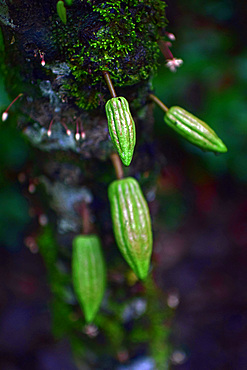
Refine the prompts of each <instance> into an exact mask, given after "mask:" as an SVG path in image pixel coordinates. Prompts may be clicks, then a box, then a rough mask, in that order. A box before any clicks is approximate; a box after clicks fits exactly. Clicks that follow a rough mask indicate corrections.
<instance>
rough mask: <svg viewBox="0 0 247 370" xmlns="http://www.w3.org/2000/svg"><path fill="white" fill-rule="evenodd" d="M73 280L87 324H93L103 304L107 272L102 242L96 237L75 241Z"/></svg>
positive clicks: (82, 237) (84, 236)
mask: <svg viewBox="0 0 247 370" xmlns="http://www.w3.org/2000/svg"><path fill="white" fill-rule="evenodd" d="M72 279H73V285H74V290H75V293H76V296H77V298H78V301H79V304H80V306H81V308H82V310H83V313H84V316H85V320H86V322H91V321H92V320H93V319H94V317H95V315H96V313H97V311H98V309H99V306H100V304H101V301H102V298H103V295H104V291H105V282H106V270H105V263H104V259H103V254H102V251H101V245H100V240H99V238H98V237H97V236H96V235H78V236H76V237H75V238H74V240H73V253H72Z"/></svg>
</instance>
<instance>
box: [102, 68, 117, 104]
mask: <svg viewBox="0 0 247 370" xmlns="http://www.w3.org/2000/svg"><path fill="white" fill-rule="evenodd" d="M102 73H103V76H104V78H105V81H106V84H107V86H108V89H109V90H110V94H111V96H112V98H116V97H117V94H116V91H115V89H114V86H113V83H112V80H111V77H110V74H109V72H107V71H103V72H102Z"/></svg>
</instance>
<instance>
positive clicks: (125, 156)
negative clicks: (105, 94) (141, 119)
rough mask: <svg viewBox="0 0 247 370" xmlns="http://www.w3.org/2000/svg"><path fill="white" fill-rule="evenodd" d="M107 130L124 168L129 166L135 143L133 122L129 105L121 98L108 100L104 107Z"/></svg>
mask: <svg viewBox="0 0 247 370" xmlns="http://www.w3.org/2000/svg"><path fill="white" fill-rule="evenodd" d="M105 110H106V116H107V120H108V128H109V132H110V136H111V139H112V142H113V144H114V145H115V147H116V149H117V151H118V154H119V156H120V158H121V160H122V162H123V164H124V165H125V166H129V165H130V162H131V160H132V157H133V152H134V148H135V143H136V129H135V122H134V120H133V118H132V116H131V113H130V110H129V103H128V102H127V100H126V99H125V98H123V97H121V96H119V97H117V98H112V99H110V100H108V102H107V103H106V105H105Z"/></svg>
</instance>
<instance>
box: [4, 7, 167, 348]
mask: <svg viewBox="0 0 247 370" xmlns="http://www.w3.org/2000/svg"><path fill="white" fill-rule="evenodd" d="M60 3H61V2H60ZM69 3H70V2H69V1H65V2H64V5H63V9H64V10H63V12H66V20H65V17H64V13H63V14H62V15H61V11H60V12H59V11H57V1H56V0H44V1H38V0H23V1H17V0H15V1H10V0H1V1H0V22H1V27H2V32H3V38H4V49H5V50H4V58H5V65H4V67H3V68H4V76H5V85H6V89H7V92H8V93H9V96H10V97H12V98H13V99H14V98H15V97H16V96H17V95H18V94H20V93H23V95H22V96H21V97H20V99H19V100H18V102H16V103H15V104H16V110H17V112H18V114H17V122H16V123H17V128H18V129H20V130H21V131H22V132H23V133H24V135H26V136H27V137H28V139H29V141H30V142H31V144H32V146H33V148H34V153H35V154H34V155H35V160H34V161H33V162H34V163H35V164H34V168H32V170H31V173H30V175H29V176H30V178H32V179H35V181H36V184H40V194H41V199H43V203H42V205H41V207H42V208H43V213H45V214H47V216H48V221H49V223H48V226H47V225H46V226H45V227H43V229H42V230H41V234H40V236H39V238H38V240H39V242H40V250H41V252H42V254H43V255H44V258H45V260H46V263H47V267H48V272H49V278H50V283H51V285H52V287H53V288H52V290H53V291H54V293H55V300H54V311H59V310H60V312H61V307H62V306H63V307H64V312H65V313H66V315H67V316H68V314H69V313H71V309H70V308H68V306H67V303H68V302H69V303H73V304H74V305H75V302H74V301H73V299H72V298H71V299H68V298H67V303H66V302H65V303H64V301H66V299H65V296H66V294H65V293H64V292H65V291H66V289H67V293H68V292H69V289H70V279H69V277H68V276H69V268H68V266H69V263H70V251H71V245H72V239H73V238H74V236H75V235H77V234H80V233H81V232H82V230H83V227H84V228H85V224H88V221H89V224H90V232H92V233H98V234H100V236H101V239H102V243H103V246H104V248H105V255H106V259H107V264H108V265H109V267H110V268H112V267H111V264H113V265H114V264H116V261H117V260H118V258H119V256H118V255H117V252H113V251H115V250H116V248H115V245H114V240H113V236H112V226H111V220H110V210H109V204H108V199H107V187H108V185H109V184H110V182H111V181H113V180H114V179H115V173H114V168H113V166H112V163H111V159H110V157H111V154H112V153H113V152H115V149H114V147H113V144H112V142H111V140H110V138H109V133H108V128H107V120H106V115H105V108H104V105H105V103H106V101H107V100H108V99H109V98H110V97H111V96H110V92H109V90H108V88H107V85H106V83H105V80H104V77H103V74H102V72H103V71H108V72H109V74H110V76H111V79H112V82H113V84H114V87H115V89H116V91H117V95H118V96H124V97H126V98H127V99H128V101H129V103H130V108H131V112H132V115H133V118H134V121H135V123H136V129H137V146H136V149H135V153H134V158H133V162H132V164H131V166H130V167H128V168H124V173H125V175H126V176H127V175H128V176H134V177H137V178H138V180H139V181H140V183H141V185H142V187H143V189H144V192H145V193H147V192H148V190H149V189H150V188H151V187H152V186H153V183H154V182H155V176H156V175H157V171H158V169H159V168H158V167H159V165H158V160H157V153H156V151H155V148H154V144H153V138H152V127H153V115H152V104H151V102H150V100H149V94H150V93H152V76H153V74H154V73H155V71H156V69H157V65H158V58H159V48H158V43H157V42H158V41H159V40H160V39H161V38H162V37H163V35H164V32H165V31H164V28H165V25H166V18H165V12H164V9H165V2H164V1H161V0H155V1H150V0H143V1H137V0H132V1H107V2H105V1H97V0H95V1H94V0H91V1H90V0H88V1H86V0H84V1H82V0H74V1H73V2H71V3H72V4H71V5H68V4H69ZM9 118H10V119H11V114H10V117H9ZM43 190H45V192H43ZM44 193H45V194H46V195H44ZM30 199H31V200H32V195H30ZM50 225H53V227H52V229H53V235H52V233H51V230H50ZM58 245H59V247H58ZM52 250H53V251H54V254H53V257H52V258H51V259H49V253H52ZM51 260H52V261H53V262H54V264H55V263H57V261H58V260H59V261H60V263H62V264H63V266H64V268H65V271H66V273H64V274H62V273H61V271H59V269H58V268H57V266H55V265H54V264H52V263H51ZM123 266H124V265H123ZM123 266H122V267H121V268H120V270H121V269H122V268H124V267H123ZM125 269H126V266H125ZM113 270H114V268H113ZM121 274H122V275H124V270H123V272H121V273H120V275H121ZM60 288H61V289H60ZM109 289H110V296H111V298H109V301H111V300H113V301H114V299H113V295H114V294H119V293H116V292H115V290H116V288H112V287H110V288H109ZM67 295H68V294H67ZM152 299H153V293H152ZM120 300H121V299H120ZM58 304H60V306H59V308H58V306H57V305H58ZM111 304H112V303H109V302H108V306H110V307H111ZM113 307H114V304H112V307H111V309H112V310H113V311H114V309H115V308H113ZM106 310H107V309H106ZM54 315H55V316H56V317H59V313H58V312H55V313H54ZM66 315H64V316H63V317H61V318H60V319H58V321H59V320H62V321H63V320H64V322H65V321H66V322H67V323H68V322H69V321H68V320H69V319H68V318H65V316H66ZM116 316H117V314H116V313H115V317H116ZM76 317H77V316H76ZM70 319H71V317H70ZM73 320H74V318H73ZM73 320H72V321H73ZM80 320H81V321H80ZM55 321H56V320H55ZM72 321H71V322H69V323H68V325H67V327H66V324H65V323H64V329H62V330H61V333H59V334H64V333H65V334H68V332H71V327H74V329H78V328H80V327H82V325H83V320H82V318H81V316H80V315H79V322H80V323H78V322H77V321H75V320H74V321H73V323H72ZM109 321H110V322H109ZM151 321H152V320H151ZM75 322H76V323H75ZM109 324H111V325H112V331H111V330H110V329H109V330H110V334H109V333H108V334H109V336H111V333H112V332H114V330H115V332H116V333H118V340H117V343H118V342H119V343H118V344H119V348H117V349H116V351H120V348H122V347H124V346H126V347H127V346H128V345H130V343H131V340H130V339H123V338H122V334H121V333H122V331H123V327H122V324H119V323H117V324H116V323H114V319H112V318H111V319H109V317H108V318H106V317H105V316H104V315H103V316H102V317H99V321H98V325H99V326H102V327H103V328H104V329H106V327H107V325H108V327H109ZM80 325H81V326H80ZM114 325H115V326H116V327H113V326H114ZM68 328H69V329H68ZM57 331H58V332H59V330H57ZM152 333H154V330H153V329H152ZM159 335H160V333H159ZM72 336H73V335H72ZM106 336H107V334H106ZM119 338H122V339H119ZM80 340H82V342H83V339H81V338H80ZM111 340H112V341H113V342H114V339H111ZM125 342H126V343H125ZM114 345H115V346H116V343H114ZM116 347H117V346H116ZM165 352H166V351H165Z"/></svg>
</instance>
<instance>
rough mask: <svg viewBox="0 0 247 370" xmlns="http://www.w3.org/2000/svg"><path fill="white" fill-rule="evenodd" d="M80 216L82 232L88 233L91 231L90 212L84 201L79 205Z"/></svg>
mask: <svg viewBox="0 0 247 370" xmlns="http://www.w3.org/2000/svg"><path fill="white" fill-rule="evenodd" d="M81 217H82V233H83V234H84V235H87V234H90V232H91V228H92V227H91V222H90V212H89V209H88V205H87V203H86V202H85V201H83V202H82V205H81Z"/></svg>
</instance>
